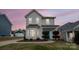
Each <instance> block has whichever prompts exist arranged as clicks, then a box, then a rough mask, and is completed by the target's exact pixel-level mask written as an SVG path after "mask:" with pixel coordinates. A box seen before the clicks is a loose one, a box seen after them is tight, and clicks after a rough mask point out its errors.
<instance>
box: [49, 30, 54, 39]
mask: <svg viewBox="0 0 79 59" xmlns="http://www.w3.org/2000/svg"><path fill="white" fill-rule="evenodd" d="M52 36H53V33H52V31H49V37H50V40H52V39H53V38H52Z"/></svg>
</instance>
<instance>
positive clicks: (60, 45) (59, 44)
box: [0, 41, 79, 50]
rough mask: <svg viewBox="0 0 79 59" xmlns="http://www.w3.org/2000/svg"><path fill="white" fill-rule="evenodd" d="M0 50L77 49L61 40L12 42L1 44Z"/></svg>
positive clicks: (72, 44) (78, 48) (76, 46)
mask: <svg viewBox="0 0 79 59" xmlns="http://www.w3.org/2000/svg"><path fill="white" fill-rule="evenodd" d="M0 50H79V47H78V45H76V44H74V43H67V42H63V41H56V42H53V43H41V44H40V43H13V44H9V45H5V46H1V47H0Z"/></svg>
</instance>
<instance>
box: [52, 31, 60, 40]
mask: <svg viewBox="0 0 79 59" xmlns="http://www.w3.org/2000/svg"><path fill="white" fill-rule="evenodd" d="M53 38H54V39H55V40H57V39H58V38H60V36H59V32H58V31H54V32H53Z"/></svg>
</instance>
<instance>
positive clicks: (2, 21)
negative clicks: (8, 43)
mask: <svg viewBox="0 0 79 59" xmlns="http://www.w3.org/2000/svg"><path fill="white" fill-rule="evenodd" d="M10 34H11V24H10V23H9V22H8V21H7V19H6V18H5V17H4V16H3V15H0V35H10Z"/></svg>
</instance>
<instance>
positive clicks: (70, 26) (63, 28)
mask: <svg viewBox="0 0 79 59" xmlns="http://www.w3.org/2000/svg"><path fill="white" fill-rule="evenodd" d="M77 25H79V21H77V22H74V23H71V22H68V23H66V24H64V25H62V26H61V27H59V29H58V30H60V31H72V30H74V28H75V27H76V26H77Z"/></svg>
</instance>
